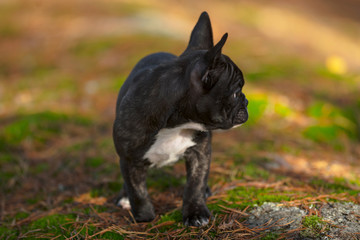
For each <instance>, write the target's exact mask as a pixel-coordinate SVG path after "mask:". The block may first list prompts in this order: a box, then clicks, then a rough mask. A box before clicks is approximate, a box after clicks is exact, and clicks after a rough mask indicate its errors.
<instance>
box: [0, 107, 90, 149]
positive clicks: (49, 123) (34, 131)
mask: <svg viewBox="0 0 360 240" xmlns="http://www.w3.org/2000/svg"><path fill="white" fill-rule="evenodd" d="M66 123H73V124H77V125H85V126H88V125H89V124H90V121H89V120H88V119H85V118H82V117H74V116H72V117H70V116H68V115H65V114H60V113H54V112H40V113H35V114H29V115H24V116H21V117H20V118H19V119H18V120H16V121H14V122H12V123H10V124H8V125H6V126H5V127H4V128H3V130H2V132H0V138H3V139H4V140H5V141H6V142H7V143H9V144H12V145H17V144H19V143H22V142H23V141H25V140H27V141H35V142H38V143H45V142H47V141H48V140H50V139H51V138H52V137H54V136H55V135H58V134H60V132H61V131H62V130H63V127H62V126H63V125H64V124H66Z"/></svg>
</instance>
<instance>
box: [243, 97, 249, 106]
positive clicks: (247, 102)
mask: <svg viewBox="0 0 360 240" xmlns="http://www.w3.org/2000/svg"><path fill="white" fill-rule="evenodd" d="M244 103H245V107H247V106H248V104H249V101H248V100H247V98H245V101H244Z"/></svg>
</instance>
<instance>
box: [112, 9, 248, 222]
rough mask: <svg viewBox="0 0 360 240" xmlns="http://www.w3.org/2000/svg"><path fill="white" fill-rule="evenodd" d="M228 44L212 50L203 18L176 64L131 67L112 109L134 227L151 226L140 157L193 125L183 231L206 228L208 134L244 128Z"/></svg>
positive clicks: (165, 60)
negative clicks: (164, 133) (169, 132)
mask: <svg viewBox="0 0 360 240" xmlns="http://www.w3.org/2000/svg"><path fill="white" fill-rule="evenodd" d="M226 39H227V34H224V36H223V37H222V39H221V40H220V41H219V42H218V43H217V44H216V45H215V46H214V45H213V37H212V29H211V23H210V19H209V16H208V14H207V13H206V12H203V13H202V14H201V16H200V18H199V20H198V22H197V24H196V26H195V27H194V30H193V31H192V33H191V37H190V42H189V45H188V47H187V48H186V50H185V51H184V53H183V54H181V55H180V56H179V57H177V56H175V55H173V54H170V53H155V54H151V55H149V56H147V57H145V58H143V59H142V60H140V62H139V63H138V64H137V65H136V66H135V67H134V69H133V70H132V72H131V73H130V75H129V77H128V78H127V80H126V81H125V83H124V85H123V86H122V88H121V90H120V93H119V96H118V99H117V105H116V119H115V122H114V128H113V138H114V144H115V148H116V151H117V153H118V155H119V157H120V166H121V172H122V175H123V178H124V182H125V184H124V189H123V190H122V196H128V197H129V200H130V205H131V210H132V213H133V215H134V217H135V219H136V221H139V222H142V221H151V220H152V219H154V218H155V212H154V208H153V206H152V204H151V201H150V198H149V196H148V193H147V189H146V175H147V170H148V168H149V167H150V165H151V163H150V161H149V160H148V159H147V158H144V155H145V154H146V152H147V151H148V150H149V149H150V147H151V146H152V145H153V144H154V142H155V141H156V136H157V134H158V133H159V131H160V130H161V129H168V128H174V127H176V126H179V125H182V124H185V123H189V122H193V123H199V124H201V125H202V126H204V127H205V129H204V130H202V131H199V130H194V129H189V131H190V133H191V134H192V136H193V142H195V143H196V144H195V145H194V146H192V147H189V148H188V149H187V150H186V152H185V153H184V157H185V159H186V169H187V184H186V187H185V191H184V197H183V220H184V224H185V225H191V226H201V225H204V224H207V223H208V221H209V218H210V216H211V214H210V212H209V210H208V208H207V207H206V204H205V201H206V197H207V196H209V195H210V194H211V193H210V190H209V188H208V186H207V178H208V174H209V168H210V159H211V130H215V129H229V128H231V127H233V126H235V125H238V124H242V123H244V122H246V120H247V118H248V114H247V108H246V107H247V103H248V102H247V100H246V98H245V95H244V94H243V93H242V87H243V85H244V79H243V75H242V72H241V71H240V69H239V68H238V67H237V66H236V65H235V64H234V63H233V62H232V61H231V59H230V58H229V57H227V56H225V55H223V54H222V53H221V50H222V47H223V46H224V44H225V42H226Z"/></svg>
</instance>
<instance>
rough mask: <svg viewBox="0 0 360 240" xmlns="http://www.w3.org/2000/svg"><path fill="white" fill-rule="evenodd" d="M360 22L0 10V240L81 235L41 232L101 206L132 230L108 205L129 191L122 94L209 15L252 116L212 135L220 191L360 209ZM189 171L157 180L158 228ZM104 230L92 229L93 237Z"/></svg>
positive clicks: (247, 6) (352, 0)
mask: <svg viewBox="0 0 360 240" xmlns="http://www.w3.org/2000/svg"><path fill="white" fill-rule="evenodd" d="M359 9H360V2H359V1H356V0H344V1H333V0H327V1H326V0H312V1H310V0H304V1H295V0H290V1H280V0H275V1H266V0H261V1H250V0H242V1H235V0H226V1H211V2H210V1H205V0H199V1H190V0H178V1H175V0H174V1H160V0H147V1H145V0H134V1H130V0H103V1H100V0H98V1H88V0H71V1H70V0H62V1H46V0H27V1H20V0H1V1H0V167H1V169H0V187H1V192H0V200H1V208H0V209H1V219H0V220H1V222H2V227H0V230H1V231H2V233H1V232H0V236H1V234H3V236H5V235H9V236H17V235H19V234H20V235H21V234H23V235H24V234H28V232H30V233H29V234H45V235H44V236H50V237H53V236H57V235H59V234H60V235H61V234H65V235H66V234H71V232H72V231H73V230H74V229H76V228H77V227H79V226H80V227H81V226H83V225H76V226H73V228H71V229H70V230H68V232H66V231H65V233H63V232H61V231H60V230H59V228H54V229H55V230H54V229H53V228H50V227H49V225H47V224H46V223H49V222H50V223H51V221H55V222H56V223H61V224H62V223H63V224H65V223H67V221H68V220H67V219H75V215H76V214H77V215H76V216H77V217H78V218H79V216H80V219H86V218H87V217H89V214H90V215H91V213H93V212H92V209H94V207H96V208H97V212H104V213H107V214H108V215H106V216H107V217H109V216H110V215H111V216H113V217H114V216H115V217H114V218H115V220H113V221H117V222H120V223H122V224H123V225H126V224H127V223H128V222H127V220H126V219H125V220H124V217H123V216H127V217H128V219H130V217H129V215H128V213H127V212H124V211H123V210H121V209H118V208H115V207H114V206H112V205H111V204H110V202H111V201H112V200H113V199H114V198H115V197H116V195H117V192H118V191H119V190H120V188H121V185H122V180H121V175H120V170H119V168H118V159H117V156H116V154H115V150H114V147H113V144H112V138H111V131H112V130H111V128H112V121H113V119H114V109H115V103H116V97H117V93H118V90H119V89H120V87H121V85H122V84H123V82H124V81H125V79H126V77H127V75H128V74H129V72H130V71H131V68H132V67H133V66H134V65H135V64H136V62H137V61H138V60H139V59H141V58H142V57H143V56H145V55H147V54H149V53H153V52H158V51H166V52H171V53H174V54H177V55H179V54H181V53H182V51H183V50H184V49H185V48H186V45H187V41H188V39H189V36H190V33H191V30H192V28H193V26H194V24H195V23H196V21H197V19H198V17H199V15H200V13H201V12H202V11H204V10H206V11H207V12H208V13H209V15H210V18H211V21H212V25H213V32H214V41H215V42H216V41H218V40H219V39H220V37H221V36H222V34H223V33H225V32H228V33H229V38H228V41H227V43H226V45H225V47H224V49H223V53H224V54H226V55H228V56H230V57H231V58H232V59H233V61H234V62H235V63H236V64H237V65H238V66H239V67H240V68H241V69H242V71H243V73H244V75H245V80H246V84H245V87H244V90H243V91H244V92H245V94H246V96H247V98H248V99H249V114H250V119H249V121H248V122H247V123H246V124H245V125H243V126H242V127H241V128H239V129H236V130H232V131H229V132H225V133H216V134H215V136H214V140H213V148H214V154H213V158H214V163H213V166H212V170H211V180H210V184H211V186H212V189H213V191H215V192H216V191H218V192H222V190H221V189H222V187H223V186H224V185H226V184H231V183H232V182H239V181H240V182H242V183H243V184H247V183H249V182H250V183H251V182H253V181H255V180H256V181H263V182H270V183H271V182H276V181H279V179H282V181H284V182H283V183H282V184H285V185H287V186H297V187H302V190H301V191H300V190H299V191H300V193H301V194H303V195H301V194H300V195H301V196H305V195H306V194H310V195H311V194H315V193H316V192H317V193H319V192H322V193H324V194H325V193H326V194H345V195H342V196H346V198H347V199H348V200H349V201H356V199H357V198H356V196H357V194H358V192H359V189H360V177H359V176H360V145H359V141H360V98H359V92H360V75H359V73H360V15H359V12H358V10H359ZM182 165H183V163H181V162H180V163H179V164H176V165H175V167H173V168H165V169H163V170H162V171H157V170H154V171H153V172H151V173H150V175H151V176H150V179H149V182H148V184H149V188H150V192H151V196H152V198H154V199H155V200H154V201H155V205H156V209H157V211H158V213H161V214H164V216H168V215H169V211H173V210H174V209H175V208H176V207H178V206H180V205H181V189H182V185H183V184H184V182H185V172H184V167H183V166H182ZM174 173H175V174H174ZM164 175H165V176H166V180H165V181H164V180H162V179H163V177H164ZM284 179H285V180H284ZM224 191H225V190H224ZM299 191H297V193H299ZM222 193H224V192H222ZM225 193H226V191H225ZM240 193H241V192H240ZM240 193H239V194H234V196H238V200H239V199H240V200H241V201H243V202H246V201H247V200H248V202H251V201H254V199H255V200H256V199H259V195H257V194H258V193H257V192H256V193H255V195H252V199H244V198H243V197H241V194H240ZM223 195H224V194H223ZM225 195H226V194H225ZM285 195H286V194H285ZM294 196H295V197H294ZM287 197H289V196H288V195H287ZM297 197H299V196H298V195H291V196H290V197H289V199H290V198H291V199H295V198H297ZM240 200H239V201H240ZM280 200H284V199H280ZM229 201H230V200H229ZM233 202H236V201H235V200H234V201H233ZM74 205H76V207H77V208H76V209H77V210H74ZM241 206H242V207H244V206H246V204H245V205H241ZM109 209H110V210H109ZM212 210H214V211H215V209H212ZM74 212H76V214H75V215H74ZM171 213H173V212H171ZM54 214H55V215H54ZM126 214H127V215H126ZM51 216H52V217H51ZM54 216H55V217H54ZM91 216H92V215H91ZM103 217H104V216H103ZM125 218H126V217H125ZM54 219H55V220H54ZM94 219H96V217H94ZM94 221H95V220H94ZM175 221H178V222H181V219H180V220H178V219H177V218H176V217H175ZM41 224H44V225H41ZM96 224H98V225H96ZM101 224H103V225H101ZM104 224H105V225H104ZM50 225H51V224H50ZM120 225H121V224H120ZM39 226H40V227H39ZM86 226H87V227H88V226H90V225H89V224H88V225H86ZM104 226H107V225H106V223H105V222H104V221H102V220H101V218H100V220H99V219H97V220H96V221H95V225H94V226H93V228H91V231H92V233H93V234H95V233H96V232H97V231H100V229H102V228H104ZM37 228H40V229H45V230H43V231H40V233H39V231H38V232H36V231H35V233H32V232H31V231H32V230H34V229H37ZM51 229H53V230H51ZM89 229H90V227H89ZM89 231H90V230H89ZM46 234H47V235H46ZM82 234H83V236H86V234H88V233H86V234H85V233H82ZM89 235H91V234H89ZM36 236H39V235H36ZM66 236H70V235H66ZM79 236H81V235H79Z"/></svg>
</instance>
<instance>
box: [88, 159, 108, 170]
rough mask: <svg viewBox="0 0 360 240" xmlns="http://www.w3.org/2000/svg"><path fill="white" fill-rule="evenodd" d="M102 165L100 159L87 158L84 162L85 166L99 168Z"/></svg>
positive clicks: (102, 161)
mask: <svg viewBox="0 0 360 240" xmlns="http://www.w3.org/2000/svg"><path fill="white" fill-rule="evenodd" d="M103 163H104V159H103V158H101V157H93V158H87V159H86V161H85V166H87V167H92V168H97V167H99V166H101V165H102V164H103Z"/></svg>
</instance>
